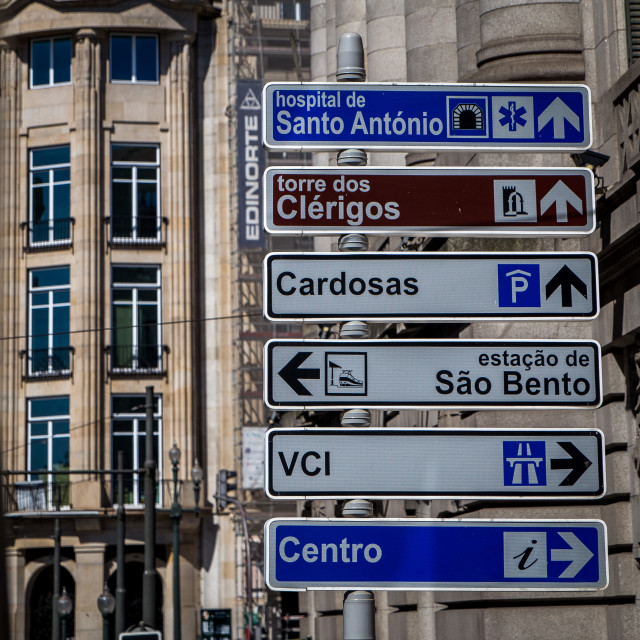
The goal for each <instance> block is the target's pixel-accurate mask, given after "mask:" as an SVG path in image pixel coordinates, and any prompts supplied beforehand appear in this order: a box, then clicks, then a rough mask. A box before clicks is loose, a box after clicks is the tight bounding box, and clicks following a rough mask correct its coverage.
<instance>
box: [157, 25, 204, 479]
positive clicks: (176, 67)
mask: <svg viewBox="0 0 640 640" xmlns="http://www.w3.org/2000/svg"><path fill="white" fill-rule="evenodd" d="M193 42H194V36H193V34H191V33H178V34H175V35H174V36H173V37H172V38H171V39H170V41H169V58H170V61H169V69H168V72H167V81H168V82H167V102H166V103H167V127H168V131H167V135H166V140H167V143H166V149H163V151H162V162H163V163H164V164H166V172H164V171H163V174H164V175H165V176H166V177H167V180H168V181H169V183H168V184H165V185H164V187H163V189H162V194H163V215H165V216H167V217H168V218H169V221H170V225H169V231H168V233H169V236H168V243H167V245H168V249H167V254H168V255H167V259H166V260H164V262H163V269H162V295H163V305H162V307H163V313H164V314H165V315H164V317H163V320H164V321H165V322H168V323H169V324H167V325H165V328H164V331H163V334H165V335H166V338H167V339H163V342H164V343H165V344H170V345H171V352H172V356H171V360H170V365H171V366H170V370H169V375H170V377H171V379H170V383H171V386H172V389H173V391H172V398H171V402H170V403H168V404H167V405H165V407H166V408H167V412H166V416H165V417H166V424H167V425H170V428H172V433H167V434H166V436H165V444H166V447H167V448H168V447H169V446H171V442H170V441H169V440H168V438H173V439H174V440H175V441H176V442H177V444H178V446H179V447H180V449H181V450H182V460H183V464H182V469H183V476H184V477H188V470H189V469H190V468H191V464H192V463H193V442H192V439H191V437H190V435H189V434H190V433H191V431H192V429H191V427H192V426H193V415H194V414H193V401H194V400H193V398H192V394H191V393H188V391H187V390H189V389H193V390H194V393H197V389H198V385H197V376H196V375H194V364H193V362H194V361H193V348H194V347H193V330H192V328H191V325H190V324H189V323H188V322H179V323H176V324H171V322H172V321H174V320H184V319H189V318H191V315H192V313H193V301H194V292H193V287H194V268H195V267H196V266H197V264H198V258H197V255H192V252H193V250H194V247H196V246H197V243H196V242H195V235H194V234H196V233H197V232H198V229H197V225H196V224H195V221H196V216H195V211H194V207H195V200H194V197H193V189H194V176H193V167H194V163H193V154H194V139H193V134H194V123H193V104H192V95H193V91H192V89H193V77H192V74H193V69H192V66H193V62H192V56H193ZM165 462H166V460H165Z"/></svg>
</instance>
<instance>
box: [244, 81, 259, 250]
mask: <svg viewBox="0 0 640 640" xmlns="http://www.w3.org/2000/svg"><path fill="white" fill-rule="evenodd" d="M261 92H262V82H261V81H260V80H238V89H237V100H238V101H237V107H238V127H237V137H238V247H240V248H241V249H262V248H263V247H264V244H265V240H264V231H263V230H262V213H261V209H260V207H261V203H262V195H261V194H262V174H263V172H264V165H265V162H264V151H263V150H262V131H261V104H260V97H261Z"/></svg>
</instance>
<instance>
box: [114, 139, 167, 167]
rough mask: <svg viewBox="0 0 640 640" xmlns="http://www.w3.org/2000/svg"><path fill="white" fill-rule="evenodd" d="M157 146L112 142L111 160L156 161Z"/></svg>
mask: <svg viewBox="0 0 640 640" xmlns="http://www.w3.org/2000/svg"><path fill="white" fill-rule="evenodd" d="M157 149H158V148H157V147H154V146H137V145H121V144H114V145H112V147H111V158H112V160H113V162H131V163H136V162H154V163H155V162H156V159H157Z"/></svg>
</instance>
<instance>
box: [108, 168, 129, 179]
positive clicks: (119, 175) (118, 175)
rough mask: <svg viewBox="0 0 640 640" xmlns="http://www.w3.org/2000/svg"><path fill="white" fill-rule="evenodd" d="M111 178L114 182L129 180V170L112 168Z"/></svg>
mask: <svg viewBox="0 0 640 640" xmlns="http://www.w3.org/2000/svg"><path fill="white" fill-rule="evenodd" d="M111 176H112V177H113V179H114V180H131V169H130V168H129V167H114V168H113V171H112V173H111Z"/></svg>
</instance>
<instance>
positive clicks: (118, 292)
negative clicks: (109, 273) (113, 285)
mask: <svg viewBox="0 0 640 640" xmlns="http://www.w3.org/2000/svg"><path fill="white" fill-rule="evenodd" d="M132 300H133V293H132V291H131V289H114V290H113V301H114V302H131V301H132Z"/></svg>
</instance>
